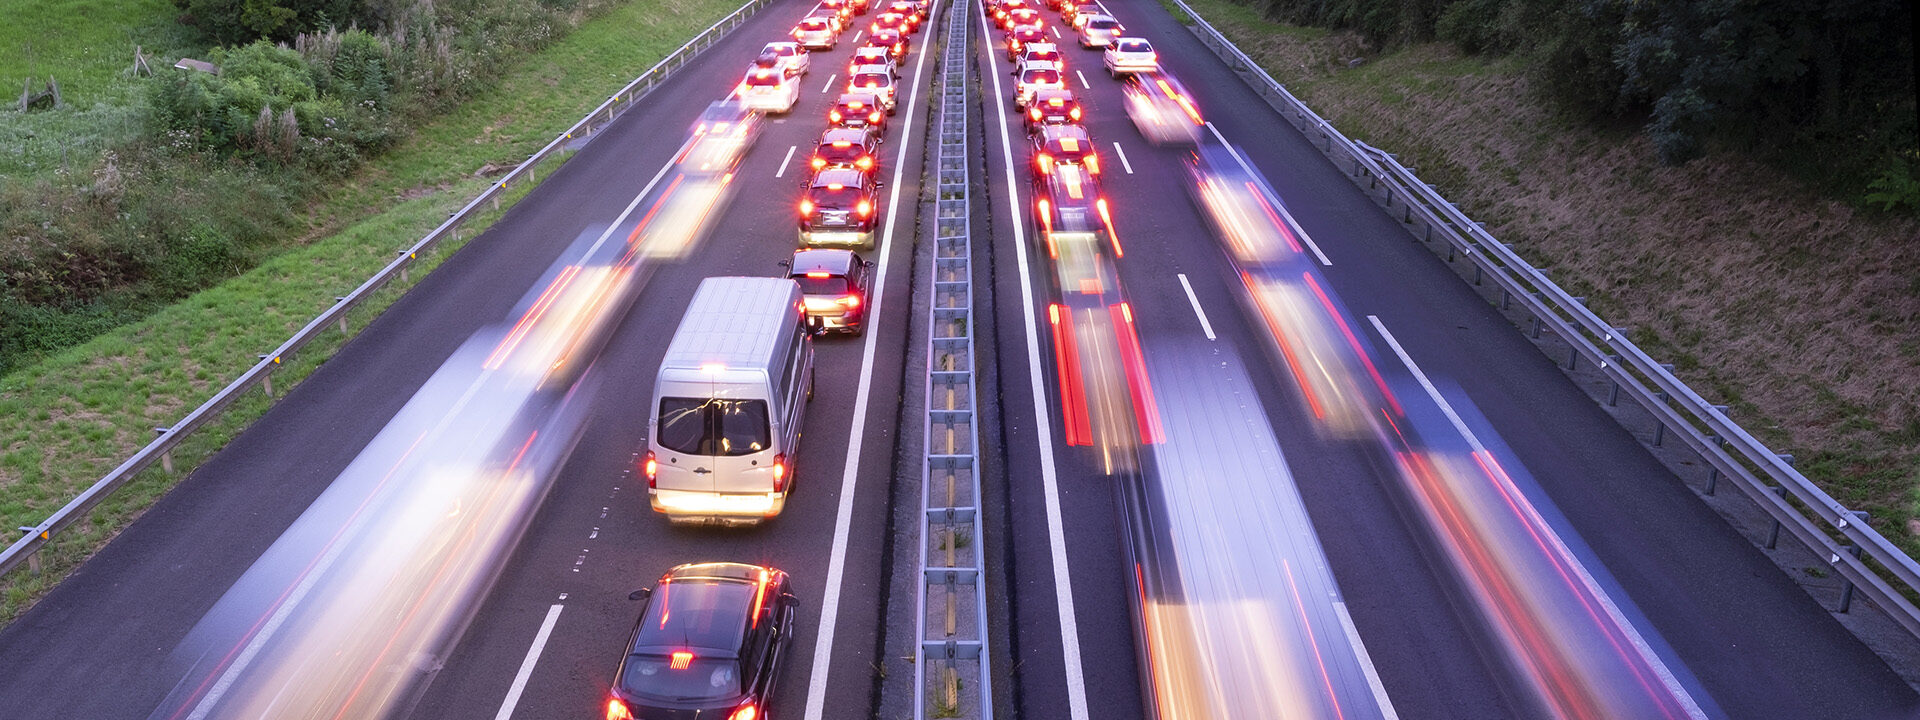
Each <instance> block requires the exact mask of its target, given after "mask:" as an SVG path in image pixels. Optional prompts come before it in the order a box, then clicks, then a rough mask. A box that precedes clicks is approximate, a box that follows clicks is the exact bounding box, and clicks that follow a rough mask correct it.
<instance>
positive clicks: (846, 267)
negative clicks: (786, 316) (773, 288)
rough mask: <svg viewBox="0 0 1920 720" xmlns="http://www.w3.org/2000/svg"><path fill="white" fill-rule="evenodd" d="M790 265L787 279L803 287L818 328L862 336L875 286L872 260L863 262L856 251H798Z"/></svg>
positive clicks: (816, 249) (811, 315)
mask: <svg viewBox="0 0 1920 720" xmlns="http://www.w3.org/2000/svg"><path fill="white" fill-rule="evenodd" d="M786 265H787V277H789V278H792V279H793V281H794V282H797V283H799V284H800V293H801V295H802V296H803V302H805V303H806V306H807V317H808V318H810V319H812V320H813V322H814V324H815V326H817V327H820V328H822V329H826V330H838V331H840V332H845V333H850V334H854V335H858V334H860V331H861V329H862V328H863V327H864V325H865V323H864V322H863V320H864V319H865V317H866V306H867V291H868V289H869V287H870V286H871V285H872V269H873V261H872V260H862V259H860V256H859V255H856V254H854V252H853V251H852V250H838V249H825V248H812V249H806V250H796V251H794V253H793V259H792V260H789V261H788V262H787V263H786Z"/></svg>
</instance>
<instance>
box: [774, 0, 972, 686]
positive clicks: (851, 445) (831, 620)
mask: <svg viewBox="0 0 1920 720" xmlns="http://www.w3.org/2000/svg"><path fill="white" fill-rule="evenodd" d="M939 9H940V8H939V3H938V2H937V1H936V2H935V3H934V5H933V6H932V7H930V8H929V9H928V13H927V16H928V17H933V16H934V13H937V12H939ZM928 54H929V53H927V52H925V51H924V49H923V51H922V52H921V53H919V55H920V59H919V60H918V61H916V62H915V63H914V66H913V92H912V93H911V94H909V95H908V96H907V121H906V122H905V123H904V124H902V125H901V126H900V148H899V150H898V151H897V152H895V153H894V159H893V183H892V185H893V190H892V191H891V192H890V193H889V194H888V197H887V228H886V230H884V231H882V232H881V234H880V268H879V271H878V272H877V273H875V274H876V275H878V276H879V277H878V279H876V280H874V282H873V292H871V293H869V294H868V295H867V297H869V298H871V299H872V300H873V307H872V309H870V310H868V311H867V312H868V315H867V317H868V320H867V325H868V327H867V329H866V332H865V334H866V336H867V342H866V349H865V350H864V351H863V352H862V354H861V356H860V390H859V392H857V393H855V395H854V400H853V426H852V427H851V428H850V429H848V431H847V435H848V437H849V441H848V443H847V464H846V469H845V470H843V471H842V472H841V475H840V508H839V510H838V511H837V512H836V514H835V515H834V522H833V557H832V559H831V560H829V561H828V562H827V594H826V597H824V598H822V599H821V600H820V631H819V632H818V633H816V634H815V635H814V643H813V671H812V672H811V673H810V675H811V676H810V677H808V678H807V710H806V714H805V715H804V718H805V720H821V718H822V717H824V716H825V715H826V711H827V671H828V670H830V669H832V661H833V631H834V626H835V624H836V623H837V622H838V621H839V615H840V586H841V585H842V584H843V583H845V582H846V569H847V542H848V533H849V532H851V530H852V529H853V490H854V481H855V480H856V479H858V478H859V476H860V450H861V448H862V447H863V445H864V441H865V436H863V435H862V434H861V430H863V429H864V428H866V427H867V421H866V419H867V403H868V401H870V400H871V399H872V396H873V354H874V348H875V344H874V343H876V342H878V341H879V339H880V322H881V320H882V319H883V318H884V317H886V316H885V315H882V314H881V313H880V303H881V300H882V299H883V298H885V297H886V292H887V258H888V257H889V256H891V255H892V254H893V230H894V227H895V226H896V224H897V221H898V220H899V219H900V216H901V215H903V214H905V213H902V212H900V177H901V173H902V172H903V171H905V170H906V168H907V162H906V161H907V148H908V146H910V145H912V144H913V143H912V138H913V119H914V118H915V117H918V116H919V114H920V112H919V111H918V110H915V109H914V108H916V107H918V106H919V104H920V86H921V85H923V84H925V83H924V82H923V80H924V78H925V77H926V69H927V55H928ZM917 209H918V206H916V210H917ZM909 267H911V263H909Z"/></svg>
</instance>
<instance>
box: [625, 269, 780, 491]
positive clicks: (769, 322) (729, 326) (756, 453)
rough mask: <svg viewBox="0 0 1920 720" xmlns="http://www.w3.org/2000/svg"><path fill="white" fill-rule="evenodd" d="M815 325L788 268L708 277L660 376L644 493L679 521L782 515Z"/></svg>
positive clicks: (670, 347)
mask: <svg viewBox="0 0 1920 720" xmlns="http://www.w3.org/2000/svg"><path fill="white" fill-rule="evenodd" d="M812 391H813V335H812V329H811V327H810V326H809V325H808V322H807V318H806V312H805V310H804V305H803V303H802V300H801V295H800V286H799V285H796V284H794V282H793V281H792V280H788V279H785V278H768V277H757V278H756V277H713V278H707V279H706V280H703V281H701V282H700V289H699V290H697V291H695V292H694V295H693V302H691V303H689V304H688V306H687V313H686V316H685V317H683V318H681V320H680V328H679V329H678V330H676V331H674V334H673V341H672V342H671V343H670V344H668V345H667V353H666V357H664V358H662V359H661V361H660V374H659V376H658V378H657V379H656V380H655V381H654V384H653V405H652V409H653V410H654V412H655V413H657V414H656V415H655V416H654V418H653V420H652V422H651V423H650V424H649V425H648V430H649V433H648V441H647V454H646V458H645V459H644V460H643V461H642V464H641V469H642V471H643V472H644V473H645V474H646V476H647V495H648V496H649V498H650V499H651V501H652V505H653V509H654V511H655V512H659V513H662V514H664V515H666V516H667V519H668V520H670V521H672V522H675V523H711V524H721V525H747V524H755V523H760V522H763V521H765V520H766V519H768V518H772V517H774V516H777V515H779V514H780V511H781V510H782V509H783V508H784V507H785V506H786V502H787V492H788V490H790V489H791V487H792V482H793V479H794V459H795V458H798V457H799V454H798V452H799V449H800V447H799V443H800V437H801V429H802V427H803V426H804V423H805V421H806V404H807V399H808V398H809V397H810V396H811V395H812Z"/></svg>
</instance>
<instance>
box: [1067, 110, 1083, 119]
mask: <svg viewBox="0 0 1920 720" xmlns="http://www.w3.org/2000/svg"><path fill="white" fill-rule="evenodd" d="M1067 117H1070V118H1073V119H1075V120H1079V119H1080V108H1077V107H1076V108H1074V109H1072V110H1068V111H1067Z"/></svg>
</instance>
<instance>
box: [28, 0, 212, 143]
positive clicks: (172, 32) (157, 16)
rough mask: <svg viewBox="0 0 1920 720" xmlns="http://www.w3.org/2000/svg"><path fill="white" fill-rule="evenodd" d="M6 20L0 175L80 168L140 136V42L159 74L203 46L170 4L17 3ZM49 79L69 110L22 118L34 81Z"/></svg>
mask: <svg viewBox="0 0 1920 720" xmlns="http://www.w3.org/2000/svg"><path fill="white" fill-rule="evenodd" d="M3 14H4V16H5V18H6V21H5V22H0V100H5V102H6V105H5V106H4V107H3V108H0V177H6V178H16V179H17V178H25V177H32V176H36V175H42V174H46V173H51V172H54V171H57V170H59V169H60V168H61V167H62V165H63V160H64V164H65V165H66V166H68V167H72V168H83V167H87V166H88V165H90V164H91V161H92V159H93V158H94V157H95V156H97V155H98V154H99V153H100V152H101V151H102V150H105V149H106V148H109V147H112V146H114V145H118V144H120V143H122V142H125V141H126V140H128V139H131V138H133V137H135V136H136V135H138V134H139V132H140V114H141V112H142V109H143V107H144V93H142V92H140V90H141V82H140V81H139V80H136V79H134V78H132V77H131V76H129V75H128V74H126V72H125V71H126V70H127V69H128V68H130V67H132V66H133V50H134V46H135V45H139V46H141V47H142V48H143V49H144V51H145V53H146V55H147V58H148V64H149V65H151V66H153V68H154V69H155V70H161V69H164V68H166V67H167V66H169V65H171V64H172V63H173V61H174V60H175V59H178V58H179V57H181V56H183V55H198V54H200V53H202V52H204V51H205V50H206V47H205V45H203V44H201V43H200V41H198V40H196V39H195V37H194V33H193V32H192V31H191V30H190V29H187V28H184V27H181V26H180V25H177V24H175V23H174V22H173V19H174V16H176V15H178V14H179V11H178V10H176V9H174V7H173V4H172V3H170V2H168V0H12V1H11V2H8V3H7V4H6V9H5V11H4V13H3ZM49 75H51V76H52V77H54V78H55V79H57V80H58V81H59V82H60V94H61V99H62V101H63V102H65V103H66V107H63V108H60V109H57V110H37V111H34V112H30V113H25V114H22V113H19V112H17V111H16V110H15V106H14V104H13V103H14V102H15V101H16V100H17V99H18V98H19V96H20V90H21V88H22V87H23V86H24V85H25V84H26V82H27V79H28V78H32V79H33V80H34V87H35V88H36V89H38V88H40V87H41V86H42V84H43V83H45V82H46V80H47V77H48V76H49Z"/></svg>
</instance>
